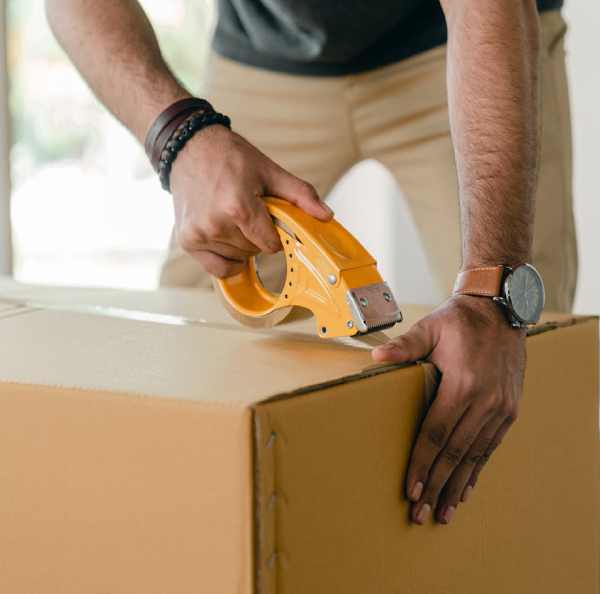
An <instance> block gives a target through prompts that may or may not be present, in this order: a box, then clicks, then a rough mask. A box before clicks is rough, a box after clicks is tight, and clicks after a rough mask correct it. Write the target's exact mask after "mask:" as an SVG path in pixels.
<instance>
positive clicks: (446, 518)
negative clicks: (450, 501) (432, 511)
mask: <svg viewBox="0 0 600 594" xmlns="http://www.w3.org/2000/svg"><path fill="white" fill-rule="evenodd" d="M455 511H456V508H455V507H454V506H453V505H449V506H448V507H447V508H446V509H445V510H444V513H443V514H442V522H444V524H450V520H451V519H452V516H453V515H454V512H455Z"/></svg>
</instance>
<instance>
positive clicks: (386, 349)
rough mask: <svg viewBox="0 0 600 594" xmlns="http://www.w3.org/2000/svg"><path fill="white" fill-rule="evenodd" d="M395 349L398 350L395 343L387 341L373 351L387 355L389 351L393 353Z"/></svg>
mask: <svg viewBox="0 0 600 594" xmlns="http://www.w3.org/2000/svg"><path fill="white" fill-rule="evenodd" d="M397 350H398V347H397V346H396V345H395V344H392V343H388V344H382V345H381V346H378V347H376V348H374V349H373V353H379V354H381V355H389V354H390V353H393V352H394V351H397Z"/></svg>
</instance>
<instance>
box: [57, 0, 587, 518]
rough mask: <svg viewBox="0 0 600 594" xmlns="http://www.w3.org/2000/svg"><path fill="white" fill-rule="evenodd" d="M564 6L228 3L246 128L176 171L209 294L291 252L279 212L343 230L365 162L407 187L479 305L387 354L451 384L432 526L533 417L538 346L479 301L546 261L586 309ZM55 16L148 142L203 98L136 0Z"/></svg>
mask: <svg viewBox="0 0 600 594" xmlns="http://www.w3.org/2000/svg"><path fill="white" fill-rule="evenodd" d="M560 4H561V1H560V0H539V2H538V3H537V6H536V2H535V0H400V1H398V0H395V1H392V0H389V1H383V0H382V1H380V2H366V1H364V0H352V1H347V2H344V3H338V2H336V3H333V2H331V3H328V2H319V1H318V0H307V1H305V2H295V1H293V0H270V1H268V2H267V1H266V0H221V2H220V6H219V22H218V26H217V30H216V35H215V39H214V43H213V47H214V49H215V55H214V56H213V61H212V74H211V80H210V86H209V92H208V98H209V99H210V101H211V103H212V104H213V105H214V106H215V107H216V109H217V110H219V111H220V112H223V113H225V114H227V115H229V116H231V119H232V122H233V127H234V130H235V132H232V131H230V130H229V129H228V128H227V127H225V126H222V125H213V126H210V127H208V128H205V129H203V130H201V131H200V132H198V133H196V134H194V136H193V137H192V138H191V139H190V140H189V141H188V142H187V144H186V145H185V147H184V148H183V149H182V150H181V151H180V154H179V155H178V157H177V159H176V161H175V163H174V165H173V168H172V171H171V174H170V184H171V190H172V193H173V199H174V208H175V218H176V229H175V231H176V234H175V235H176V237H177V239H178V241H179V244H180V245H181V246H182V247H183V248H184V250H185V251H186V252H187V253H188V254H190V255H191V256H192V257H193V259H192V258H190V257H189V256H187V257H183V256H182V255H181V253H179V254H175V255H174V256H173V257H172V258H171V261H170V263H169V266H168V267H167V269H166V270H165V272H164V274H163V280H164V282H167V283H171V284H173V283H174V282H178V283H180V284H181V283H182V282H186V283H187V284H198V282H200V281H201V274H200V270H201V268H203V269H204V270H206V271H207V272H208V273H210V274H212V275H215V276H220V277H222V276H229V275H233V274H235V273H236V272H238V271H239V270H240V267H242V266H243V265H244V262H245V260H246V259H247V258H249V257H251V256H253V255H254V254H257V253H258V252H266V253H274V252H277V251H278V250H279V249H280V243H279V239H278V236H277V234H276V233H275V231H274V228H273V225H272V224H271V221H270V219H269V217H268V215H267V213H266V209H265V207H264V203H263V202H262V200H261V197H262V196H265V195H276V196H280V197H283V198H285V199H287V200H289V201H291V202H293V203H295V204H297V205H298V206H299V207H300V208H303V209H304V210H306V211H307V212H309V213H310V214H311V215H313V216H315V217H318V218H320V219H323V220H328V219H329V218H330V217H331V212H330V210H329V209H328V207H327V206H326V205H325V203H324V202H322V200H321V198H322V197H324V196H326V194H327V192H328V190H329V189H330V188H331V187H332V185H333V183H334V182H335V181H336V180H337V179H338V177H339V176H340V175H341V174H342V173H343V172H344V171H345V170H347V169H348V168H349V167H350V166H351V165H352V164H354V163H356V162H357V161H359V160H362V159H364V158H375V159H378V160H379V161H381V162H382V163H383V164H384V165H386V166H387V167H388V168H389V169H390V170H391V171H392V172H393V173H394V174H395V176H396V177H397V179H398V182H399V183H400V185H401V186H402V189H403V191H404V193H405V194H406V195H407V197H408V200H409V203H410V206H411V209H412V213H413V216H414V218H415V221H416V223H417V225H418V227H419V230H420V233H421V236H422V238H423V240H424V243H425V245H426V247H427V249H428V255H429V259H430V264H431V267H432V269H433V272H434V274H435V276H436V279H437V281H438V283H439V284H440V286H442V287H443V288H444V289H445V290H446V292H447V293H448V295H450V294H451V292H452V286H453V282H454V277H455V275H456V273H457V272H458V271H463V272H464V271H468V274H467V275H463V276H461V277H459V280H458V288H459V289H462V290H460V291H458V292H455V294H453V295H451V296H449V297H448V299H447V300H446V301H445V302H444V303H443V304H442V305H441V306H440V307H439V308H438V309H437V310H436V311H435V312H434V313H433V314H431V315H429V316H427V317H426V318H424V319H423V320H421V321H420V322H419V323H418V324H417V325H416V326H414V327H413V328H412V329H411V330H410V331H409V332H408V333H407V334H405V335H404V336H402V337H401V338H399V339H397V340H395V341H394V342H392V343H390V344H389V345H386V347H380V348H378V349H376V350H375V351H374V354H373V356H374V358H375V359H376V360H377V361H398V362H402V361H411V360H416V359H423V358H428V359H429V360H431V361H432V362H433V363H435V365H436V366H437V367H438V368H439V369H440V371H441V372H442V380H441V384H440V387H439V390H438V394H437V397H436V399H435V401H434V403H433V404H432V406H431V408H430V410H429V411H428V414H427V417H426V418H425V420H424V422H423V424H422V427H421V430H420V434H419V436H418V438H417V441H416V444H415V447H414V451H413V453H412V456H411V462H410V465H409V470H408V473H407V478H406V491H407V496H408V497H409V499H410V500H411V501H412V508H411V517H412V519H413V521H415V522H417V523H419V524H422V523H423V522H424V521H425V520H426V519H427V517H428V515H429V514H430V513H431V512H432V511H435V518H436V519H437V520H438V521H440V522H443V523H448V522H449V521H450V520H451V518H452V515H453V513H454V512H455V510H456V507H457V506H458V504H459V503H460V502H461V501H465V500H466V499H467V497H468V495H469V493H470V491H471V490H472V488H473V486H474V485H475V482H476V481H477V478H478V476H479V473H480V471H481V469H482V467H483V465H484V464H485V463H486V461H487V460H488V459H489V456H490V454H491V453H492V452H493V451H494V449H495V448H496V447H497V446H498V445H499V443H500V441H501V440H502V438H503V436H504V435H505V433H506V432H507V430H508V429H509V427H510V426H511V424H512V423H513V422H514V420H515V419H516V417H517V412H518V403H519V398H520V395H521V389H522V381H523V370H524V360H525V345H524V338H525V337H524V334H525V331H524V329H523V328H522V327H521V328H513V327H511V325H510V324H509V323H507V315H506V314H507V312H506V310H505V309H503V308H501V307H500V306H499V305H498V304H497V303H495V302H494V301H493V300H492V299H490V298H486V297H482V296H481V295H482V294H484V295H488V297H489V296H492V295H494V294H495V292H494V291H492V290H491V289H489V288H487V284H486V283H487V280H486V279H489V278H491V276H493V277H494V278H496V284H497V280H498V279H497V271H498V270H500V271H503V270H505V268H503V266H509V267H515V266H519V265H521V264H523V263H525V262H530V261H533V262H534V263H535V265H536V266H537V267H538V268H539V269H540V271H541V273H542V276H543V277H544V279H545V282H546V287H547V305H548V307H550V308H551V309H562V310H568V309H569V308H570V307H571V305H572V300H573V293H574V288H575V274H576V247H575V235H574V229H573V218H572V212H571V196H570V189H569V188H570V181H571V180H570V149H569V147H570V133H569V114H568V104H567V93H566V82H565V76H564V54H563V46H562V39H563V35H564V31H565V26H564V22H563V21H562V19H561V17H560V13H559V12H558V10H559V8H560ZM47 11H48V15H49V21H50V23H51V26H52V28H53V29H54V31H55V33H56V35H57V37H58V39H59V40H60V42H61V43H62V45H63V47H64V48H65V49H66V51H67V52H68V53H69V55H70V56H71V58H72V59H73V61H74V62H75V64H76V66H77V67H78V68H79V70H80V71H81V73H82V74H83V76H84V77H85V78H86V79H87V80H88V82H89V83H90V85H91V87H92V88H93V89H94V91H95V92H96V94H97V95H98V96H99V98H100V99H101V100H102V101H103V102H104V103H105V104H106V105H107V106H108V108H109V109H110V110H111V111H112V112H113V113H114V114H115V115H116V116H117V117H118V118H119V119H120V120H121V121H122V122H123V123H124V124H125V125H126V126H127V127H128V128H129V129H130V130H131V131H132V133H133V134H134V135H135V136H136V137H137V138H138V139H139V140H140V141H142V142H143V141H144V138H145V136H146V134H147V132H148V130H149V129H151V126H152V124H153V123H154V122H155V121H156V119H157V116H158V115H159V114H161V113H162V112H163V111H164V110H165V109H166V108H168V107H169V106H171V105H173V104H174V103H175V102H177V101H178V100H181V99H183V98H186V97H189V96H190V94H189V93H188V92H187V91H186V90H185V89H184V88H182V86H181V85H180V84H179V83H178V81H177V79H176V78H175V76H174V75H173V74H172V73H171V72H170V71H169V68H168V67H167V65H166V64H165V63H164V61H163V59H162V57H161V53H160V50H159V47H158V44H157V41H156V38H155V36H154V33H153V30H152V28H151V25H150V23H149V22H148V20H147V19H146V17H145V15H144V13H143V11H142V9H141V8H140V6H139V5H138V3H137V2H136V1H135V0H105V1H104V2H95V1H94V0H47ZM538 11H540V12H541V17H540V16H539V15H538ZM540 22H541V27H540ZM446 38H447V46H446V45H445V43H446ZM540 75H541V76H540ZM446 77H447V84H446ZM540 79H541V84H540ZM540 89H541V93H539V90H540ZM540 97H541V105H542V109H541V110H539V109H538V107H539V105H538V104H539V103H540ZM540 112H541V117H539V113H540ZM540 122H541V124H542V125H541V126H540ZM540 128H541V130H542V132H541V133H540ZM256 147H259V148H260V150H258V149H257V148H256ZM540 154H541V169H540V176H539V186H538V191H537V218H536V220H535V235H534V206H535V205H534V202H536V201H535V200H534V198H535V196H536V178H537V171H538V156H539V155H540ZM271 159H273V160H271ZM457 182H458V183H457ZM190 263H193V265H192V266H190ZM521 269H522V267H521ZM481 275H483V276H481ZM485 275H488V276H485ZM490 275H491V276H490ZM186 277H187V278H186ZM174 279H175V281H174ZM183 279H185V280H183ZM526 281H527V282H528V279H526ZM473 283H475V284H473ZM484 285H485V286H484ZM473 287H475V289H474V288H473ZM477 287H479V289H480V290H477ZM523 303H525V304H526V305H527V307H529V301H528V296H527V295H525V301H524V302H523ZM513 314H514V312H513ZM513 314H511V315H513ZM512 319H513V321H514V320H515V318H514V315H513V317H512Z"/></svg>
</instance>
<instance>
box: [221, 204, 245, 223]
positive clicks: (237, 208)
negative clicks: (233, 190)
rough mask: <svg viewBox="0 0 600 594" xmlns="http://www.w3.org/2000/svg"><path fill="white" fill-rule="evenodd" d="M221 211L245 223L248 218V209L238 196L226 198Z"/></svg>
mask: <svg viewBox="0 0 600 594" xmlns="http://www.w3.org/2000/svg"><path fill="white" fill-rule="evenodd" d="M223 212H224V213H225V215H227V216H228V217H229V218H231V219H233V220H234V221H237V222H240V223H245V222H247V221H248V220H250V218H251V215H250V209H249V208H248V206H247V205H246V204H244V202H243V201H242V200H240V199H239V198H233V199H231V200H228V201H227V202H226V203H225V204H224V205H223Z"/></svg>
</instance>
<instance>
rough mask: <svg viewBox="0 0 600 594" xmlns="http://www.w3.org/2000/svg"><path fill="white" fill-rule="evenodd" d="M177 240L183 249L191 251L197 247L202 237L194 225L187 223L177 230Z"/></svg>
mask: <svg viewBox="0 0 600 594" xmlns="http://www.w3.org/2000/svg"><path fill="white" fill-rule="evenodd" d="M178 241H179V245H180V246H181V248H182V249H183V250H184V251H186V252H191V251H193V250H195V249H197V248H198V245H199V244H200V243H201V242H202V238H201V236H200V234H199V233H198V230H197V229H196V228H195V227H194V226H192V225H188V226H186V227H184V228H183V229H182V230H181V231H180V232H179V234H178Z"/></svg>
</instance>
